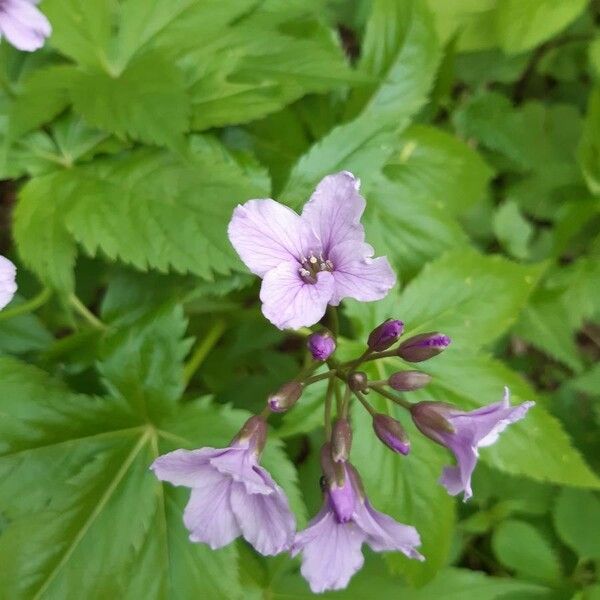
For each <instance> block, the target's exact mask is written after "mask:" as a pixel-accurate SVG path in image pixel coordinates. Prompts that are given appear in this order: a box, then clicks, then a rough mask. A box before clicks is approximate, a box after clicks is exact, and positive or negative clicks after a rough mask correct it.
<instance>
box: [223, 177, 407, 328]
mask: <svg viewBox="0 0 600 600" xmlns="http://www.w3.org/2000/svg"><path fill="white" fill-rule="evenodd" d="M358 190H359V181H358V180H357V179H356V178H355V177H354V175H352V173H349V172H347V171H342V172H341V173H337V174H335V175H328V176H327V177H325V178H324V179H323V180H322V181H321V182H320V183H319V185H318V186H317V189H316V190H315V192H314V193H313V195H312V197H311V199H310V200H309V201H308V202H307V203H306V204H305V206H304V209H303V211H302V215H301V216H300V215H298V214H296V213H295V212H294V211H293V210H291V209H290V208H288V207H286V206H284V205H283V204H279V203H278V202H275V201H274V200H270V199H267V200H249V201H248V202H246V203H245V204H244V205H241V206H238V207H237V208H236V209H235V211H234V213H233V218H232V219H231V222H230V224H229V239H230V240H231V243H232V244H233V246H234V248H235V249H236V251H237V253H238V254H239V255H240V258H241V259H242V260H243V261H244V263H245V264H246V266H247V267H248V268H249V269H250V270H251V271H252V272H253V273H254V274H256V275H258V276H259V277H262V279H263V282H262V287H261V290H260V299H261V301H262V303H263V306H262V310H263V313H264V315H265V316H266V317H267V319H269V321H271V322H272V323H273V324H274V325H276V326H277V327H279V328H280V329H285V328H293V329H297V328H299V327H308V326H311V325H314V324H315V323H317V322H318V321H319V320H320V319H321V318H322V317H323V315H324V314H325V310H326V309H327V305H328V304H330V305H332V306H337V305H338V304H339V303H340V301H341V300H342V299H343V298H355V299H356V300H360V301H363V302H368V301H372V300H380V299H381V298H383V297H384V296H385V295H386V294H387V293H388V292H389V291H390V289H391V288H392V287H393V286H394V284H395V283H396V276H395V275H394V272H393V271H392V269H391V267H390V265H389V263H388V261H387V259H386V258H385V257H380V258H372V257H373V254H374V250H373V248H372V247H371V246H369V245H368V244H367V243H365V231H364V228H363V226H362V225H361V223H360V218H361V216H362V214H363V212H364V210H365V200H364V198H363V197H362V196H361V195H360V194H359V192H358Z"/></svg>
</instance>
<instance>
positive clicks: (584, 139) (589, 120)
mask: <svg viewBox="0 0 600 600" xmlns="http://www.w3.org/2000/svg"><path fill="white" fill-rule="evenodd" d="M599 133H600V89H595V90H593V91H592V93H591V94H590V97H589V100H588V109H587V115H586V118H585V124H584V127H583V135H582V136H581V142H580V144H579V152H578V158H579V165H580V166H581V170H582V171H583V175H584V176H585V180H586V182H587V185H588V188H589V189H590V191H591V192H592V194H594V195H595V196H598V195H600V147H599V145H598V134H599Z"/></svg>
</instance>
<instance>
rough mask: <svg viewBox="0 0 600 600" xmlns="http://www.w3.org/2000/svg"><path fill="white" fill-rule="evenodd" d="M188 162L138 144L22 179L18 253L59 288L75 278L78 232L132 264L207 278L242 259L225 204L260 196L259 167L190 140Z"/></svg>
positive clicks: (92, 245) (86, 243) (87, 242)
mask: <svg viewBox="0 0 600 600" xmlns="http://www.w3.org/2000/svg"><path fill="white" fill-rule="evenodd" d="M198 141H199V142H201V143H200V144H198V148H197V149H195V150H193V151H192V158H191V159H190V161H189V162H184V161H183V160H182V159H180V158H178V157H176V156H174V155H172V154H169V153H168V152H163V151H158V150H151V149H149V148H147V149H141V150H137V151H134V152H132V153H131V154H125V155H122V156H119V157H114V158H107V159H105V160H98V161H95V162H94V163H92V164H90V165H84V166H81V167H75V168H72V169H68V170H65V171H61V172H57V173H54V174H52V175H47V176H44V177H40V178H36V179H33V180H32V181H30V182H29V183H28V184H27V185H26V186H25V187H24V188H23V190H22V192H21V200H20V202H19V204H18V206H17V210H16V214H15V239H16V240H17V245H18V247H19V251H20V253H21V256H22V257H23V260H24V262H25V263H26V264H28V265H29V266H30V267H31V268H32V270H34V271H35V272H36V274H37V275H38V276H39V277H40V278H42V279H43V280H44V281H46V282H48V283H49V284H50V285H52V286H53V287H56V288H57V289H59V290H67V291H68V290H70V289H72V287H73V284H72V274H71V272H70V271H71V268H72V263H73V260H74V257H75V246H74V241H73V238H74V239H75V240H77V241H78V242H79V243H80V244H82V245H83V247H84V248H85V249H86V250H87V251H88V253H90V254H95V253H96V252H98V250H99V249H101V250H102V252H103V254H104V255H106V256H107V257H108V258H110V259H113V260H114V259H117V258H118V259H121V260H123V261H124V262H126V263H129V264H132V265H133V266H135V267H136V268H138V269H141V270H146V269H148V268H149V267H150V268H156V269H159V270H161V271H166V270H168V269H169V268H173V269H175V270H177V271H179V272H193V273H195V274H197V275H199V276H201V277H204V278H206V279H212V277H213V274H214V273H215V272H216V273H228V272H229V271H230V270H231V269H233V268H238V267H239V268H241V263H239V262H238V261H237V260H236V258H235V257H234V255H233V251H232V250H231V247H230V245H229V241H228V240H227V236H226V228H227V223H228V222H229V219H230V217H231V212H232V210H233V207H234V206H235V205H236V204H238V203H239V202H243V201H245V200H247V199H248V198H252V197H264V196H267V195H268V191H267V185H266V181H265V179H264V176H263V175H262V173H261V172H256V171H252V170H251V169H248V170H245V169H244V168H242V167H240V166H239V165H237V164H236V163H235V162H234V161H233V160H232V159H231V158H230V157H229V156H228V155H227V154H226V153H225V152H224V150H223V148H222V147H220V146H219V145H218V144H211V143H209V141H203V140H198Z"/></svg>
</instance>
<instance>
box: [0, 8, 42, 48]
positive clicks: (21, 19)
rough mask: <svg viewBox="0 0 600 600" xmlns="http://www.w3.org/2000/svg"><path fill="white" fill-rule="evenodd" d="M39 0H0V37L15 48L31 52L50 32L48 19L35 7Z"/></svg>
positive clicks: (39, 45)
mask: <svg viewBox="0 0 600 600" xmlns="http://www.w3.org/2000/svg"><path fill="white" fill-rule="evenodd" d="M39 1H40V0H0V38H2V37H5V38H6V39H7V40H8V41H9V42H10V43H11V44H12V45H13V46H14V47H15V48H17V50H25V51H27V52H33V51H34V50H38V49H39V48H41V47H42V46H43V45H44V42H45V40H46V38H47V37H48V36H49V35H50V34H51V33H52V27H51V26H50V22H49V21H48V19H47V18H46V17H45V16H44V15H43V14H42V13H41V12H40V11H39V9H38V8H36V7H35V5H36V4H38V3H39Z"/></svg>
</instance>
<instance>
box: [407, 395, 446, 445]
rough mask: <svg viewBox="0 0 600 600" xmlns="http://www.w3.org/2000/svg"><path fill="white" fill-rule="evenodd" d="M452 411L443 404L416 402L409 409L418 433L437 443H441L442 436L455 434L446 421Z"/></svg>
mask: <svg viewBox="0 0 600 600" xmlns="http://www.w3.org/2000/svg"><path fill="white" fill-rule="evenodd" d="M453 411H455V408H454V407H453V406H452V405H451V404H446V403H444V402H418V403H417V404H413V405H412V407H411V409H410V413H411V416H412V418H413V421H414V423H415V425H416V426H417V427H418V429H419V431H420V432H421V433H422V434H423V435H426V436H427V437H428V438H431V439H432V440H434V441H436V442H438V443H443V441H442V439H443V436H444V434H448V433H455V429H454V426H453V425H452V423H451V422H450V421H449V420H448V417H449V416H450V415H451V414H452V412H453Z"/></svg>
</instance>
